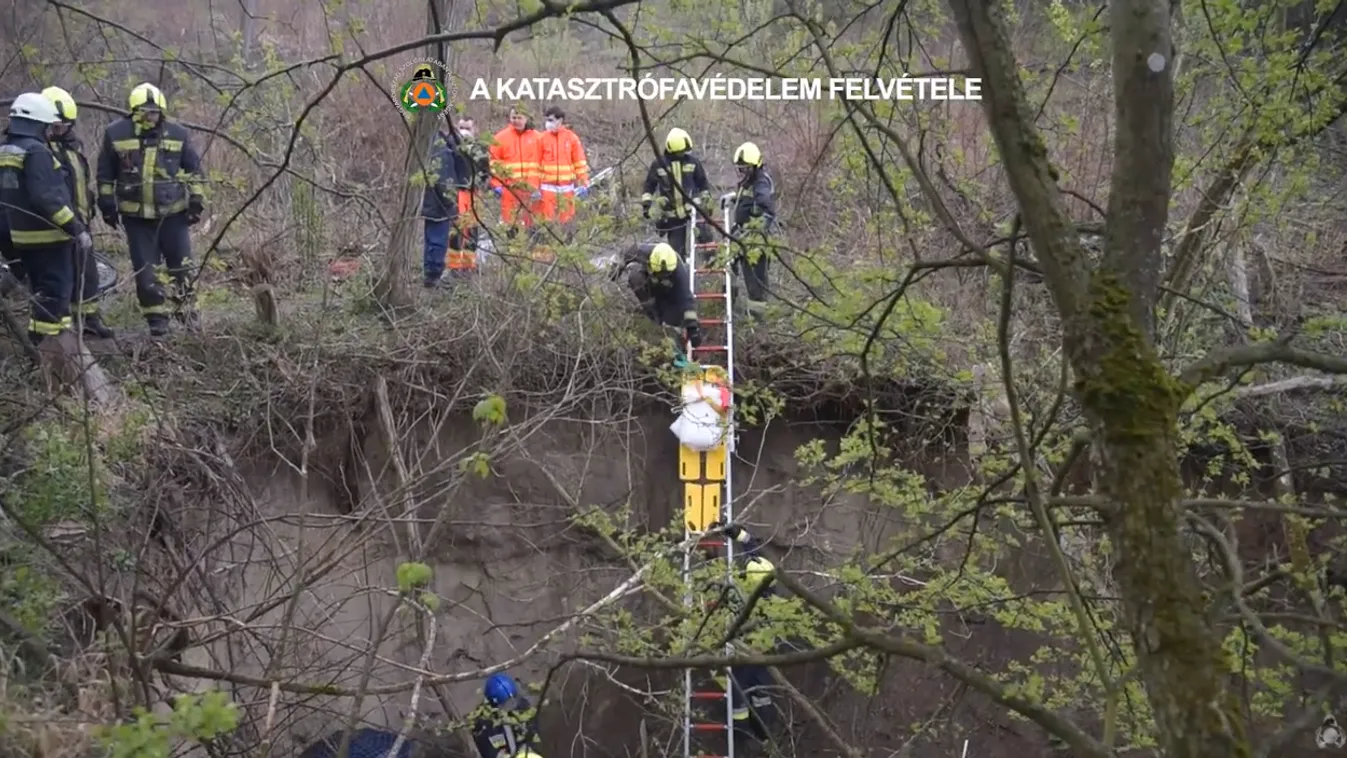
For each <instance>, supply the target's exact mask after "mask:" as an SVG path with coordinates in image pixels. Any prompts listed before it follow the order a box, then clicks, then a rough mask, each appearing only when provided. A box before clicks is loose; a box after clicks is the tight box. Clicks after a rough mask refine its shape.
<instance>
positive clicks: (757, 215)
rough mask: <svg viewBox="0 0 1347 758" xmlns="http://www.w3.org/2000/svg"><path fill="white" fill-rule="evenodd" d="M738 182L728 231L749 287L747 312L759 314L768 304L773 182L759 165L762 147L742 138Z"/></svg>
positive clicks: (738, 268)
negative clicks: (733, 239)
mask: <svg viewBox="0 0 1347 758" xmlns="http://www.w3.org/2000/svg"><path fill="white" fill-rule="evenodd" d="M734 167H735V170H736V171H738V173H739V185H738V186H737V187H736V188H735V191H734V203H733V211H732V216H731V222H730V230H729V231H730V235H731V236H733V237H734V238H735V239H736V243H735V248H736V251H737V252H736V254H735V257H734V268H735V271H736V272H738V274H739V275H740V276H742V277H743V278H744V288H745V289H747V290H748V313H749V316H750V317H751V318H755V319H756V318H760V317H761V316H762V313H763V311H765V310H766V308H767V262H768V260H769V258H770V252H771V246H770V244H769V243H768V237H769V235H770V234H771V233H772V232H774V231H775V230H776V185H775V183H774V182H773V181H772V175H771V174H770V173H768V171H767V169H766V168H765V167H764V166H763V165H762V151H761V150H759V149H758V146H757V145H755V144H753V143H752V142H745V143H744V144H742V145H740V146H739V147H738V148H737V149H736V150H735V151H734Z"/></svg>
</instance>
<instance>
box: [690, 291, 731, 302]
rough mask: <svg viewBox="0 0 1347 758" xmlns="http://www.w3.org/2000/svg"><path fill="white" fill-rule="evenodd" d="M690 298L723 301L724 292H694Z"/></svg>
mask: <svg viewBox="0 0 1347 758" xmlns="http://www.w3.org/2000/svg"><path fill="white" fill-rule="evenodd" d="M692 296H693V297H695V298H698V299H701V300H714V299H716V298H720V299H721V300H724V299H725V293H724V292H694V293H692Z"/></svg>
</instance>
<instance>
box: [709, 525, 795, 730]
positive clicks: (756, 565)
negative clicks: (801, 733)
mask: <svg viewBox="0 0 1347 758" xmlns="http://www.w3.org/2000/svg"><path fill="white" fill-rule="evenodd" d="M712 528H713V529H716V528H719V529H720V531H721V532H722V533H723V534H724V535H725V536H726V537H727V538H729V539H731V540H733V541H734V542H735V547H734V563H735V569H736V571H735V580H736V581H735V586H734V587H733V588H732V591H733V593H734V598H733V599H734V601H735V602H736V603H744V602H747V600H748V597H749V596H750V595H752V594H753V593H754V592H756V591H757V589H758V587H759V585H765V588H764V589H763V591H762V595H761V597H762V600H760V601H759V602H764V601H766V600H767V599H768V598H773V597H777V591H776V588H775V587H774V586H773V584H772V580H773V578H774V575H775V573H776V567H775V566H774V565H772V562H771V561H770V560H768V559H767V558H766V557H765V556H764V555H763V554H762V547H763V544H762V541H761V540H759V539H757V538H755V537H754V536H753V535H751V534H750V533H749V532H748V530H747V529H745V528H743V527H742V526H739V525H738V524H729V525H728V526H723V525H721V524H720V523H719V522H718V523H716V524H712ZM787 647H788V646H786V645H784V644H783V643H780V642H778V644H777V645H776V649H775V650H774V652H786V650H787ZM730 677H732V678H733V680H734V688H733V690H732V693H731V696H732V697H733V699H734V702H733V705H732V707H731V715H732V718H733V720H734V728H735V731H736V732H738V733H739V734H740V735H742V736H744V737H748V738H750V739H753V740H755V741H757V742H759V743H765V742H767V741H768V740H769V739H771V729H772V727H773V726H775V725H776V723H777V721H778V716H779V713H778V709H777V705H776V701H775V699H774V698H773V697H772V693H771V688H772V687H774V686H776V683H775V681H773V679H772V672H771V671H770V670H768V668H767V667H766V666H734V667H731V669H730ZM715 679H716V683H717V684H719V685H720V686H721V687H724V686H725V685H726V683H727V682H726V678H725V675H724V673H723V670H722V671H721V672H719V673H717V675H716V676H715ZM736 752H738V751H736Z"/></svg>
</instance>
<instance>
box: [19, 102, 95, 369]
mask: <svg viewBox="0 0 1347 758" xmlns="http://www.w3.org/2000/svg"><path fill="white" fill-rule="evenodd" d="M60 120H61V117H60V115H59V114H58V113H57V112H56V106H55V105H53V104H52V102H51V101H50V100H48V99H47V98H45V97H43V96H42V95H41V94H39V93H37V92H25V93H24V94H22V95H19V96H18V97H16V98H14V103H13V104H12V105H11V106H10V109H9V130H8V131H7V132H6V134H5V140H4V143H3V144H0V207H3V208H4V209H5V215H6V217H7V219H8V222H9V234H10V241H11V244H12V245H13V246H14V250H15V253H16V254H17V256H18V257H19V259H20V260H21V261H22V262H23V268H24V270H25V272H26V274H27V278H28V285H29V289H30V290H31V291H32V294H33V307H32V317H31V320H30V321H29V322H28V336H29V338H30V339H32V341H33V344H38V343H39V342H41V341H42V340H43V339H44V338H46V337H53V336H56V335H59V334H60V333H61V332H62V331H65V330H67V329H69V328H70V326H71V324H72V319H71V316H70V292H71V288H72V286H73V279H74V263H75V259H74V253H73V252H72V250H71V248H72V247H77V248H78V249H79V250H80V252H81V253H83V252H85V251H89V250H92V249H93V244H94V243H93V238H92V237H91V236H90V235H89V230H88V229H87V228H86V227H85V225H84V224H83V223H82V222H81V221H80V219H79V217H78V216H77V215H75V210H74V208H73V206H74V202H73V201H72V200H71V198H70V191H69V190H68V189H67V188H66V183H65V180H64V178H63V177H62V175H61V164H60V162H59V161H57V160H56V157H55V156H54V155H52V154H51V149H50V148H49V147H48V146H47V141H48V139H49V137H50V133H51V131H52V125H53V124H57V123H59V122H60Z"/></svg>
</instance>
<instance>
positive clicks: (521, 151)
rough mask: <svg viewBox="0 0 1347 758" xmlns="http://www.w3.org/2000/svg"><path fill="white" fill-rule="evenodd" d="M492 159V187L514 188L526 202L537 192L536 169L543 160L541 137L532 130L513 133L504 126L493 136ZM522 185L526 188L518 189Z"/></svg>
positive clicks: (509, 127) (511, 127) (510, 127)
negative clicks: (526, 199) (531, 194)
mask: <svg viewBox="0 0 1347 758" xmlns="http://www.w3.org/2000/svg"><path fill="white" fill-rule="evenodd" d="M494 139H495V141H494V144H492V145H491V149H490V150H489V151H488V154H489V155H490V156H491V186H492V187H510V186H516V187H517V191H518V192H520V193H521V194H522V195H523V196H524V197H525V198H527V197H528V195H529V194H530V193H532V192H533V191H534V190H536V189H537V188H538V168H539V164H540V163H541V159H542V140H541V135H539V134H538V132H536V131H534V130H533V129H525V130H524V131H522V132H517V131H515V129H514V127H513V126H509V125H507V126H506V127H505V128H504V129H501V130H500V131H498V132H496V135H495V138H494ZM519 184H525V185H527V187H518V185H519Z"/></svg>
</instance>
